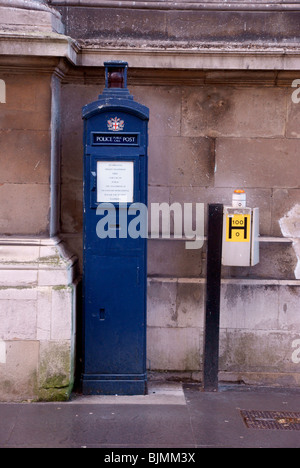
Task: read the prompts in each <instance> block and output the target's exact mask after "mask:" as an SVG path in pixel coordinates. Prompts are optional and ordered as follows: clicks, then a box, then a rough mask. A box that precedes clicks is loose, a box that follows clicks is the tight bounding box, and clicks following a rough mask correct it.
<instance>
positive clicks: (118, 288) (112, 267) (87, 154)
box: [82, 62, 149, 394]
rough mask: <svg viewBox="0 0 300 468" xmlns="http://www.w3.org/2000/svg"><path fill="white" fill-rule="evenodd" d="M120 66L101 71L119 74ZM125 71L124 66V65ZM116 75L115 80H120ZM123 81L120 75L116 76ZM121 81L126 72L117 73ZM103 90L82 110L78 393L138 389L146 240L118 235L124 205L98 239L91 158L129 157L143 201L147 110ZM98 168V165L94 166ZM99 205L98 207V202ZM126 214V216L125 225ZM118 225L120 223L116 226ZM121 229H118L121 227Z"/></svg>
mask: <svg viewBox="0 0 300 468" xmlns="http://www.w3.org/2000/svg"><path fill="white" fill-rule="evenodd" d="M122 66H123V65H122V63H120V62H117V63H116V68H115V69H114V68H113V67H114V64H111V63H109V64H107V67H106V75H107V74H109V73H108V72H107V70H119V71H120V73H123V71H122ZM124 66H125V68H126V64H125V65H124ZM122 79H123V78H122ZM123 81H124V80H123ZM125 83H126V77H125ZM108 84H109V81H108V80H106V88H105V90H104V92H103V94H102V95H101V96H99V99H98V101H95V102H94V103H91V104H88V105H87V106H85V107H84V108H83V114H82V115H83V119H84V242H83V243H84V246H83V247H84V273H83V309H84V319H83V324H84V339H83V341H84V350H83V351H84V370H83V374H82V389H83V393H85V394H143V393H145V391H146V380H147V375H146V296H147V294H146V287H147V239H146V238H143V237H138V238H135V239H134V238H130V237H124V236H123V233H124V231H122V232H121V230H120V220H121V219H124V218H122V216H123V215H124V212H123V211H122V210H127V209H128V207H129V206H130V203H129V202H127V203H122V205H119V203H116V202H111V212H113V213H114V215H115V222H113V223H108V226H107V232H108V231H109V230H110V231H109V233H110V234H113V235H112V236H110V237H108V236H107V237H104V236H103V237H104V238H99V235H98V234H99V232H97V226H99V224H98V223H99V222H100V220H104V216H107V213H108V210H106V211H105V210H103V211H101V212H99V210H97V208H98V207H99V204H100V202H101V200H99V195H98V192H97V188H98V183H99V180H97V177H98V176H99V173H98V171H97V168H98V163H101V162H102V163H103V162H104V163H107V162H121V163H122V164H123V163H124V162H125V163H127V162H131V163H132V165H130V167H132V168H133V169H132V170H133V179H134V180H133V189H132V194H133V199H132V202H134V203H136V202H138V203H143V204H145V205H147V184H148V169H147V145H148V127H147V126H148V119H149V111H148V109H147V108H146V107H145V106H142V105H141V104H138V103H136V102H134V101H133V98H132V96H130V94H129V91H128V90H127V88H121V89H120V88H114V87H112V88H107V86H108ZM99 167H100V170H101V168H102V166H101V165H100V166H99ZM101 206H102V205H101ZM131 219H132V217H130V216H127V226H128V224H129V223H130V221H131ZM122 226H123V228H124V225H122ZM127 226H126V228H127Z"/></svg>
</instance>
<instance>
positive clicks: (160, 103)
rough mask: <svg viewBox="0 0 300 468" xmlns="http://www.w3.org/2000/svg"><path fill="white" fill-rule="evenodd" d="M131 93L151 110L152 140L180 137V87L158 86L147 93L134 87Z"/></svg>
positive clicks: (141, 88) (142, 88)
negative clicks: (164, 137) (160, 137)
mask: <svg viewBox="0 0 300 468" xmlns="http://www.w3.org/2000/svg"><path fill="white" fill-rule="evenodd" d="M130 91H131V93H132V94H133V95H134V99H135V100H136V101H138V102H140V103H141V104H143V105H145V106H147V107H149V109H150V120H149V135H150V136H151V138H155V137H157V136H180V126H181V89H180V88H179V87H175V86H174V87H172V86H157V87H155V88H152V89H151V88H148V89H147V91H148V92H145V88H144V87H142V86H133V87H130ZM188 136H189V135H188ZM193 136H194V135H193ZM196 136H198V135H196ZM149 154H150V151H149ZM149 157H151V155H150V156H149Z"/></svg>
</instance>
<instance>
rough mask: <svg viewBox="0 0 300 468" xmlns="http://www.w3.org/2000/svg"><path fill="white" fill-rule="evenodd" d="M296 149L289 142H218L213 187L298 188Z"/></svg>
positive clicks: (272, 140) (282, 140) (299, 167)
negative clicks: (214, 185)
mask: <svg viewBox="0 0 300 468" xmlns="http://www.w3.org/2000/svg"><path fill="white" fill-rule="evenodd" d="M298 150H299V145H298V142H297V140H293V139H275V138H273V139H271V138H270V139H268V138H259V139H252V138H219V139H217V143H216V174H215V184H216V186H217V187H243V188H248V187H261V188H267V187H270V188H271V187H273V188H274V187H276V188H281V187H282V188H295V187H298V186H299V177H300V165H299V156H298Z"/></svg>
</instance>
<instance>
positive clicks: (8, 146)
mask: <svg viewBox="0 0 300 468" xmlns="http://www.w3.org/2000/svg"><path fill="white" fill-rule="evenodd" d="M0 146H1V160H0V183H11V184H48V183H49V177H50V134H49V132H40V131H30V132H28V130H13V131H0Z"/></svg>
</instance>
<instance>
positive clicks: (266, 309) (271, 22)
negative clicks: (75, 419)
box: [0, 0, 300, 400]
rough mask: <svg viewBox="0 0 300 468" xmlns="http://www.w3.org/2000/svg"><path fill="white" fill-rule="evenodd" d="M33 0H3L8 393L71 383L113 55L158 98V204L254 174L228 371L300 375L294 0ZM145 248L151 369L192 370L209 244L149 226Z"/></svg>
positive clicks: (53, 389) (196, 371) (227, 303)
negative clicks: (257, 251)
mask: <svg viewBox="0 0 300 468" xmlns="http://www.w3.org/2000/svg"><path fill="white" fill-rule="evenodd" d="M22 3H23V5H22ZM27 3H28V2H27ZM32 3H33V2H31V3H30V5H29V4H27V5H26V6H25V5H24V2H21V0H19V1H17V0H15V2H14V4H13V5H12V4H11V2H10V6H9V7H8V5H7V2H4V1H2V2H1V1H0V9H1V13H2V15H1V16H0V18H1V19H0V28H1V32H0V79H2V80H4V81H5V84H6V103H0V124H1V125H0V141H1V158H0V202H1V203H0V230H1V236H2V237H1V240H0V317H1V321H0V399H2V400H14V399H23V398H42V399H53V398H66V397H67V396H68V394H69V392H70V391H71V388H72V382H73V380H74V363H75V357H74V356H75V350H76V347H75V341H76V332H77V333H80V329H78V327H76V323H75V317H76V313H75V302H76V284H77V279H78V278H79V277H80V269H81V261H82V260H81V258H82V253H81V252H82V154H83V151H82V122H81V107H82V106H83V105H85V104H87V103H88V102H90V101H93V100H94V99H95V98H96V97H97V96H98V94H99V93H100V92H101V90H102V88H103V86H104V81H103V68H102V64H103V62H104V61H105V60H110V59H123V60H126V61H128V62H129V67H130V68H129V88H130V91H131V93H132V94H133V95H134V97H135V98H136V100H138V101H140V102H142V103H143V104H145V105H146V106H148V107H149V108H150V127H149V132H150V133H149V135H150V144H149V198H150V200H149V201H150V202H168V203H173V202H180V203H184V202H194V203H196V202H202V203H205V204H206V205H207V203H212V202H220V203H224V204H228V203H229V202H230V200H231V193H232V191H233V190H234V189H235V188H244V189H245V190H246V192H247V200H248V203H249V206H259V208H260V216H261V220H260V232H261V261H260V264H259V265H257V266H255V267H252V268H249V269H248V268H237V267H235V268H234V267H232V268H229V267H226V268H225V267H223V281H222V302H221V346H220V358H221V359H220V379H221V380H227V381H236V382H237V381H238V382H240V381H244V382H248V383H253V384H272V385H298V384H299V366H300V351H299V349H300V344H299V339H300V315H299V295H300V292H299V291H300V290H299V284H300V283H299V281H300V273H299V256H300V251H299V237H300V226H299V206H300V196H299V190H300V187H299V180H300V177H299V175H300V174H299V171H300V163H299V158H300V154H299V137H300V130H299V128H300V104H297V103H295V102H293V100H292V93H293V92H294V91H295V88H292V83H293V81H294V80H295V79H300V71H299V70H300V56H299V39H300V38H299V27H298V25H299V17H300V10H299V7H298V6H297V3H295V2H280V3H279V2H278V1H273V2H268V6H267V4H266V2H264V1H256V2H251V3H249V2H236V4H235V8H234V10H233V9H232V8H231V7H229V6H228V7H227V6H226V7H224V5H223V6H222V7H221V4H220V2H217V1H210V2H179V3H178V2H177V8H176V9H175V8H174V5H173V2H171V1H170V2H163V3H162V2H143V5H141V4H139V2H131V1H129V0H127V1H124V2H122V4H121V5H119V2H114V1H113V0H111V1H108V0H106V1H100V0H97V1H95V2H93V7H91V2H89V1H88V0H84V1H81V2H80V4H79V2H78V1H77V0H72V1H68V0H53V1H52V2H48V5H46V3H45V2H34V6H33V5H32ZM49 3H51V6H50V5H49ZM134 3H135V5H134ZM117 4H118V5H117ZM31 8H35V9H34V10H32V9H31ZM60 15H61V16H60ZM148 256H149V263H148V273H149V280H148V368H149V370H150V371H153V372H154V373H157V372H159V373H162V374H163V375H164V376H165V377H171V376H174V375H175V376H176V377H178V376H179V377H187V378H194V379H196V380H198V379H199V378H201V366H202V347H203V346H202V345H203V344H202V336H203V313H204V310H203V308H204V290H205V287H204V286H205V246H204V248H203V249H202V250H199V251H197V250H186V249H185V244H184V242H183V241H180V240H156V239H152V240H151V239H150V240H149V255H148ZM77 259H78V261H77ZM77 266H78V269H77Z"/></svg>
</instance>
